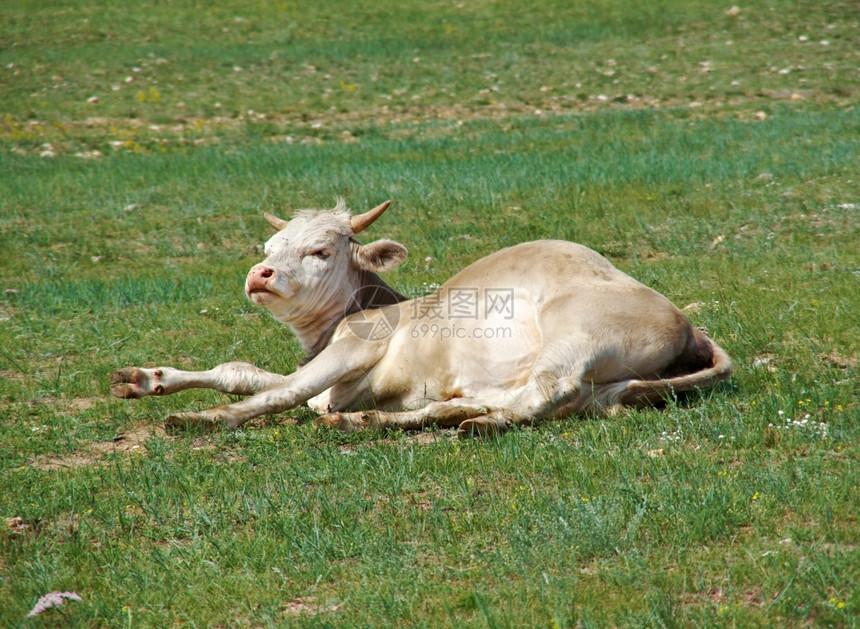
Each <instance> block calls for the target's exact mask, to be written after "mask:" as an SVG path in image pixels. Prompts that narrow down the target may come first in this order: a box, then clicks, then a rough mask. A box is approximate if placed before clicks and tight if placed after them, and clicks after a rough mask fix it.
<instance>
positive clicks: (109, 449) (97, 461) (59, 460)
mask: <svg viewBox="0 0 860 629" xmlns="http://www.w3.org/2000/svg"><path fill="white" fill-rule="evenodd" d="M165 436H166V433H165V432H164V428H162V427H161V426H152V425H146V426H139V427H136V428H131V429H129V430H128V431H126V432H123V433H120V434H118V435H117V436H116V437H114V438H113V439H112V440H111V441H93V442H90V443H86V444H84V445H82V447H81V448H80V449H79V450H78V451H77V452H74V453H72V454H69V455H67V456H63V457H46V456H38V457H36V458H35V459H34V460H33V461H32V462H31V463H30V467H34V468H36V469H40V470H62V469H70V468H77V467H88V466H93V465H101V464H102V463H103V462H104V460H105V458H106V457H107V456H109V455H111V454H117V453H120V454H146V452H147V450H146V442H147V441H149V440H150V439H155V438H163V437H165Z"/></svg>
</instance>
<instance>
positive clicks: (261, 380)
mask: <svg viewBox="0 0 860 629" xmlns="http://www.w3.org/2000/svg"><path fill="white" fill-rule="evenodd" d="M286 377H287V376H282V375H280V374H276V373H270V372H268V371H264V370H263V369H260V368H259V367H255V366H254V365H252V364H250V363H243V362H230V363H224V364H223V365H218V366H217V367H215V368H214V369H210V370H208V371H181V370H179V369H174V368H173V367H156V368H154V369H146V368H143V367H127V368H125V369H120V370H119V371H117V372H115V373H114V374H113V375H112V376H111V379H110V391H111V394H112V395H113V396H114V397H118V398H124V399H135V398H142V397H146V396H148V395H168V394H170V393H176V392H177V391H185V390H186V389H215V390H216V391H221V392H223V393H230V394H233V395H253V394H254V393H257V392H258V391H262V390H263V389H268V388H269V387H272V386H276V385H279V384H282V383H283V382H284V381H285V379H286Z"/></svg>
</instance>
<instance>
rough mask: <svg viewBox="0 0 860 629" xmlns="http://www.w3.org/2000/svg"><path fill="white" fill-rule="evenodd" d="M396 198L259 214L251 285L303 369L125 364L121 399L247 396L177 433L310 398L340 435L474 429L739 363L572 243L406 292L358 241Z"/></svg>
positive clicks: (177, 422) (513, 255)
mask: <svg viewBox="0 0 860 629" xmlns="http://www.w3.org/2000/svg"><path fill="white" fill-rule="evenodd" d="M389 204H390V202H389V201H386V202H385V203H382V204H381V205H379V206H377V207H376V208H374V209H372V210H370V211H368V212H366V213H364V214H359V215H352V214H351V213H350V211H349V210H348V209H347V207H346V205H345V203H344V202H343V200H342V199H339V200H338V203H337V206H336V207H335V208H334V209H333V210H302V211H299V212H298V213H296V214H295V216H294V217H293V218H292V219H291V220H289V221H287V220H283V219H280V218H278V217H276V216H272V215H271V214H268V213H265V217H266V219H267V220H268V222H269V223H270V224H271V225H272V227H274V229H275V230H276V233H275V234H274V236H272V237H271V238H270V239H269V240H268V241H267V242H266V244H265V249H264V251H265V254H266V258H265V259H264V260H263V262H261V263H260V264H257V265H255V266H254V267H252V268H251V270H250V271H249V272H248V275H247V278H246V280H245V294H246V295H247V298H248V299H250V300H251V301H252V302H253V303H255V304H257V305H258V306H261V307H263V308H265V309H267V310H268V311H269V312H270V313H271V314H272V315H273V317H274V318H275V319H276V320H278V321H279V322H281V323H285V324H287V325H288V326H289V327H290V328H292V331H293V333H294V334H295V336H296V338H297V339H298V341H299V342H300V343H301V346H302V348H303V350H304V352H305V357H304V358H303V360H302V361H301V362H300V363H299V365H298V367H297V369H296V371H295V372H293V373H291V374H288V375H282V374H276V373H270V372H267V371H264V370H262V369H259V368H258V367H255V366H254V365H251V364H249V363H244V362H229V363H225V364H222V365H219V366H217V367H215V368H214V369H211V370H209V371H198V372H194V371H180V370H177V369H174V368H170V367H158V368H141V367H129V368H125V369H121V370H119V371H117V372H116V373H114V374H113V376H112V377H111V392H112V394H113V395H114V396H116V397H120V398H140V397H144V396H148V395H166V394H169V393H174V392H176V391H182V390H185V389H190V388H211V389H216V390H218V391H222V392H224V393H228V394H233V395H240V396H248V397H245V398H244V399H242V400H240V401H237V402H234V403H232V404H229V405H221V406H216V407H213V408H209V409H206V410H201V411H192V412H183V413H177V414H173V415H170V416H169V417H168V418H167V420H166V423H167V425H168V426H172V427H180V426H194V425H196V426H204V427H207V428H209V429H218V428H221V427H229V428H237V427H239V426H241V425H243V424H244V423H245V422H247V421H248V420H250V419H252V418H255V417H258V416H260V415H264V414H276V413H281V412H283V411H286V410H288V409H291V408H294V407H296V406H299V405H301V404H305V403H307V404H308V406H310V407H311V408H312V409H314V410H315V411H317V412H318V413H320V416H319V417H318V419H317V420H316V422H317V424H322V425H325V426H330V427H333V428H337V429H340V430H342V431H351V430H355V429H359V428H381V429H386V428H390V429H404V430H420V429H422V428H424V427H426V426H434V425H435V426H438V427H442V428H449V427H450V428H455V427H456V428H458V431H459V434H460V436H462V437H469V436H490V435H497V434H500V433H503V432H505V431H507V430H508V429H510V428H511V427H514V426H520V425H524V424H534V423H537V422H539V421H541V420H544V419H548V418H554V417H565V416H569V415H571V414H575V413H584V414H592V415H606V414H613V413H615V412H617V411H618V410H619V409H621V408H623V407H625V406H651V405H656V404H659V403H661V402H663V401H665V400H666V399H668V398H670V397H672V396H674V395H675V394H678V393H683V392H686V391H691V390H694V389H702V388H706V387H711V386H713V385H714V384H716V383H717V382H720V381H722V380H725V379H726V378H728V377H729V375H730V374H731V372H732V363H731V360H730V358H729V356H728V355H727V354H726V352H725V351H724V350H723V349H722V348H721V347H720V346H719V345H717V344H716V343H715V342H714V341H712V340H710V339H709V338H708V336H707V335H706V333H705V332H704V331H703V330H701V329H699V328H695V327H693V326H692V325H691V324H690V322H689V321H688V320H687V318H686V317H685V316H684V314H683V313H682V312H681V311H680V310H679V309H678V308H676V307H675V306H674V305H673V304H672V303H671V302H670V301H669V300H668V299H667V298H666V297H664V296H663V295H661V294H659V293H657V292H656V291H654V290H652V289H651V288H648V287H647V286H645V285H643V284H641V283H639V282H638V281H636V280H635V279H633V278H632V277H630V276H629V275H627V274H625V273H623V272H621V271H620V270H618V269H617V268H615V267H614V266H613V265H612V264H611V263H610V262H609V261H608V260H607V259H606V258H604V257H603V256H601V255H600V254H598V253H597V252H595V251H593V250H591V249H589V248H587V247H585V246H583V245H579V244H575V243H572V242H568V241H562V240H538V241H534V242H526V243H522V244H517V245H514V246H511V247H508V248H506V249H502V250H500V251H497V252H495V253H492V254H490V255H488V256H486V257H484V258H482V259H480V260H478V261H476V262H474V263H472V264H471V265H469V266H467V267H466V268H465V269H463V270H462V271H460V272H459V273H458V274H456V275H455V276H454V277H452V278H451V279H450V280H448V281H447V282H445V283H444V284H442V285H441V286H439V287H438V288H437V289H436V290H435V291H434V292H432V293H431V294H429V295H427V296H424V297H420V298H417V299H407V298H406V297H404V296H403V295H402V294H400V293H399V292H397V291H396V290H394V289H393V288H391V287H390V286H389V285H388V284H386V283H385V281H383V280H382V278H381V277H380V276H379V273H382V272H385V271H389V270H391V269H393V268H395V267H396V266H398V265H399V264H400V263H401V262H403V261H404V260H405V259H406V255H407V251H406V248H405V247H404V246H403V245H401V244H399V243H397V242H394V241H391V240H376V241H374V242H370V243H368V244H361V243H360V242H359V241H358V240H357V239H356V235H357V234H359V233H360V232H362V231H364V230H365V229H366V228H367V227H368V226H370V225H371V224H372V223H373V222H374V221H375V220H377V219H378V218H379V216H380V215H381V214H382V213H383V212H384V211H385V210H386V208H388V206H389Z"/></svg>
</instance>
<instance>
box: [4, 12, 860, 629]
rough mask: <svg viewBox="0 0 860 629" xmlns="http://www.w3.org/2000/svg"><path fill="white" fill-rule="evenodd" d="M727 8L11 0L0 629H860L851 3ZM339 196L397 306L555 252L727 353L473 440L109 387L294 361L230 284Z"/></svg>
mask: <svg viewBox="0 0 860 629" xmlns="http://www.w3.org/2000/svg"><path fill="white" fill-rule="evenodd" d="M739 7H740V8H739V9H737V10H735V9H732V7H731V3H725V4H721V3H710V2H691V3H686V2H681V1H680V0H659V1H656V2H649V3H636V2H631V1H630V0H605V1H603V2H594V1H583V2H563V1H561V0H544V1H542V2H531V1H530V0H529V1H526V2H518V3H514V2H508V1H507V0H497V1H489V0H485V1H474V2H471V1H464V2H394V1H393V0H377V1H374V2H369V1H362V2H350V3H344V2H336V1H334V0H318V1H317V2H314V3H300V2H283V1H280V0H278V1H274V2H259V3H256V2H250V1H241V2H240V1H238V0H232V1H228V2H222V3H217V4H215V3H207V2H191V1H190V0H173V1H172V2H171V1H168V2H148V3H126V2H118V1H116V0H113V1H107V2H96V1H95V0H79V1H77V2H67V1H63V0H6V1H4V2H3V3H2V5H0V290H2V291H3V292H2V293H0V626H3V627H7V626H8V627H18V626H20V627H53V626H84V627H174V626H196V627H266V626H292V625H295V626H319V627H375V626H418V627H446V626H448V627H485V626H487V627H519V626H535V627H607V626H624V627H627V626H646V627H652V626H653V627H658V626H659V627H664V626H665V627H676V626H678V627H686V626H709V627H710V626H714V627H722V626H740V627H773V626H787V627H807V626H815V627H856V626H858V625H860V620H858V619H860V586H858V582H860V549H858V543H860V422H858V416H860V411H858V369H860V339H858V328H860V324H859V322H860V314H858V313H860V192H858V190H860V185H858V184H860V109H858V106H857V103H858V100H860V56H858V54H857V51H858V50H860V10H858V7H857V5H856V3H852V2H813V1H812V0H797V1H791V2H789V1H787V0H770V1H769V2H764V1H760V0H752V1H751V2H747V3H741V4H739ZM338 195H343V196H345V197H346V199H347V201H348V203H349V204H350V206H351V207H352V208H354V209H356V210H364V209H368V208H369V207H371V206H372V205H376V204H377V203H379V202H381V201H383V200H385V199H389V198H390V199H392V200H393V205H392V207H391V209H390V210H389V211H388V212H387V213H386V215H385V217H384V219H383V220H380V221H379V222H378V223H377V224H376V225H374V226H373V227H372V228H371V230H369V231H370V233H369V235H368V237H367V238H368V240H369V239H372V238H378V237H389V238H393V239H395V240H398V241H399V242H402V243H404V244H405V245H406V246H407V247H408V248H409V250H410V258H409V260H408V261H407V263H406V264H405V265H403V266H402V267H401V268H400V269H398V270H396V271H394V272H392V273H390V274H389V275H388V277H387V279H389V280H390V282H391V283H392V285H394V286H395V287H397V288H398V289H400V290H401V291H403V292H406V293H408V294H411V295H421V294H423V293H424V292H426V291H427V287H428V286H429V285H432V284H434V283H438V282H441V281H443V280H444V279H446V278H447V277H449V276H450V275H451V274H453V273H454V272H455V271H456V270H459V269H460V268H462V267H463V266H465V265H466V264H468V263H469V262H471V261H473V260H475V259H477V258H478V257H480V256H482V255H485V254H487V253H489V252H491V251H493V250H496V249H498V248H500V247H502V246H506V245H511V244H514V243H517V242H522V241H526V240H530V239H535V238H567V239H570V240H574V241H577V242H581V243H583V244H586V245H588V246H590V247H592V248H594V249H596V250H597V251H600V252H601V253H603V254H604V255H606V256H607V257H608V258H609V259H610V260H611V261H612V262H613V263H614V264H616V265H617V266H618V267H619V268H621V269H622V270H624V271H626V272H628V273H630V274H631V275H633V276H634V277H636V278H637V279H640V280H641V281H643V282H645V283H647V284H648V285H650V286H652V287H654V288H655V289H657V290H659V291H661V292H662V293H664V294H665V295H667V296H668V297H669V298H670V299H672V300H673V301H674V302H675V303H676V304H677V305H678V306H679V307H686V311H687V312H688V313H689V316H690V318H691V320H692V321H693V322H694V324H695V325H701V326H705V327H707V328H708V330H709V333H710V335H711V336H712V337H713V338H714V339H715V340H717V342H718V343H720V344H721V345H722V346H723V347H725V348H726V349H727V351H728V352H729V353H730V354H731V355H732V357H733V359H734V360H735V364H736V371H735V375H734V376H733V377H732V379H731V381H730V382H729V383H727V384H724V385H721V386H719V387H717V388H716V389H714V390H712V391H708V392H706V393H702V394H700V395H697V396H692V397H691V398H688V399H686V400H683V401H670V402H669V403H668V404H667V407H666V408H665V409H661V410H643V411H630V412H626V413H624V414H622V415H621V416H619V417H615V418H612V419H593V418H575V417H573V418H569V419H567V420H564V421H559V422H553V423H547V424H544V425H542V426H540V427H538V428H535V429H525V430H519V431H515V432H513V433H511V434H507V435H505V436H504V437H503V438H500V439H498V440H496V441H486V442H482V441H478V442H461V441H457V440H456V439H455V438H454V435H453V433H449V432H446V431H441V432H425V433H421V434H408V433H378V432H368V433H364V434H350V435H342V434H339V433H334V432H332V431H328V430H324V429H317V428H314V426H313V425H312V422H309V421H308V420H309V419H311V417H312V413H310V411H308V410H298V411H295V412H291V413H287V414H284V415H281V416H276V417H266V418H264V419H262V420H259V421H255V422H253V423H251V424H249V425H248V426H247V428H246V429H244V430H240V431H236V432H224V433H218V434H214V435H208V434H201V433H195V432H189V433H181V434H179V435H166V434H165V433H164V431H163V430H162V428H161V421H162V419H163V418H164V417H165V416H166V415H167V414H169V413H170V412H173V411H177V410H191V409H196V408H203V407H206V406H209V405H212V404H216V403H222V402H223V401H224V400H225V399H226V397H225V396H223V395H221V394H216V393H211V392H199V391H198V392H187V393H182V394H178V395H175V396H171V397H167V398H161V399H144V400H140V401H135V402H126V401H121V400H116V399H112V398H110V397H109V395H108V379H109V376H110V374H111V373H112V372H113V371H114V370H115V369H117V368H120V367H125V366H128V365H147V366H154V365H173V366H177V367H185V368H195V369H197V368H199V369H203V368H209V367H211V366H214V365H215V364H218V363H221V362H225V361H227V360H246V361H249V362H253V363H255V364H258V365H260V366H261V367H263V368H266V369H269V370H274V371H281V372H289V371H291V370H292V369H293V368H294V366H295V364H296V362H297V361H298V360H299V358H300V348H299V347H298V344H297V343H296V342H295V340H294V339H293V338H292V337H291V335H290V333H289V331H288V330H287V329H286V328H283V329H282V328H277V327H275V326H274V324H273V322H272V320H271V318H270V317H269V316H268V315H266V314H265V313H263V312H262V311H260V310H259V309H257V308H256V307H255V306H253V305H252V304H250V303H249V302H248V301H247V300H246V299H245V298H244V296H243V294H242V286H243V281H244V276H245V274H246V272H247V270H248V268H250V267H251V266H252V265H253V264H255V263H257V262H259V261H260V260H261V259H262V243H263V242H264V240H265V239H266V238H267V237H268V235H269V228H268V225H267V224H266V222H265V221H264V220H263V218H262V217H261V213H262V212H263V211H272V212H274V213H275V214H279V215H283V216H289V214H290V213H291V212H292V210H294V209H296V208H301V207H326V206H332V205H334V202H335V197H336V196H338ZM52 591H71V592H76V593H77V594H79V595H80V597H81V599H82V600H81V601H80V602H75V601H70V602H67V603H66V604H65V605H64V606H62V607H60V608H56V609H51V610H48V611H45V612H44V613H42V614H40V615H38V616H36V617H35V618H31V619H27V618H25V616H26V615H27V613H28V612H29V611H30V610H31V608H32V607H33V606H34V604H35V603H36V601H37V600H38V599H39V597H40V596H42V595H43V594H46V593H48V592H52Z"/></svg>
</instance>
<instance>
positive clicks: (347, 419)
mask: <svg viewBox="0 0 860 629" xmlns="http://www.w3.org/2000/svg"><path fill="white" fill-rule="evenodd" d="M352 415H354V413H326V414H325V415H322V416H321V417H317V419H316V421H315V422H314V423H315V424H316V425H317V426H328V427H329V428H335V429H337V430H339V431H341V432H352V431H353V430H355V429H356V428H361V424H360V423H359V424H356V423H355V421H353V418H352Z"/></svg>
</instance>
